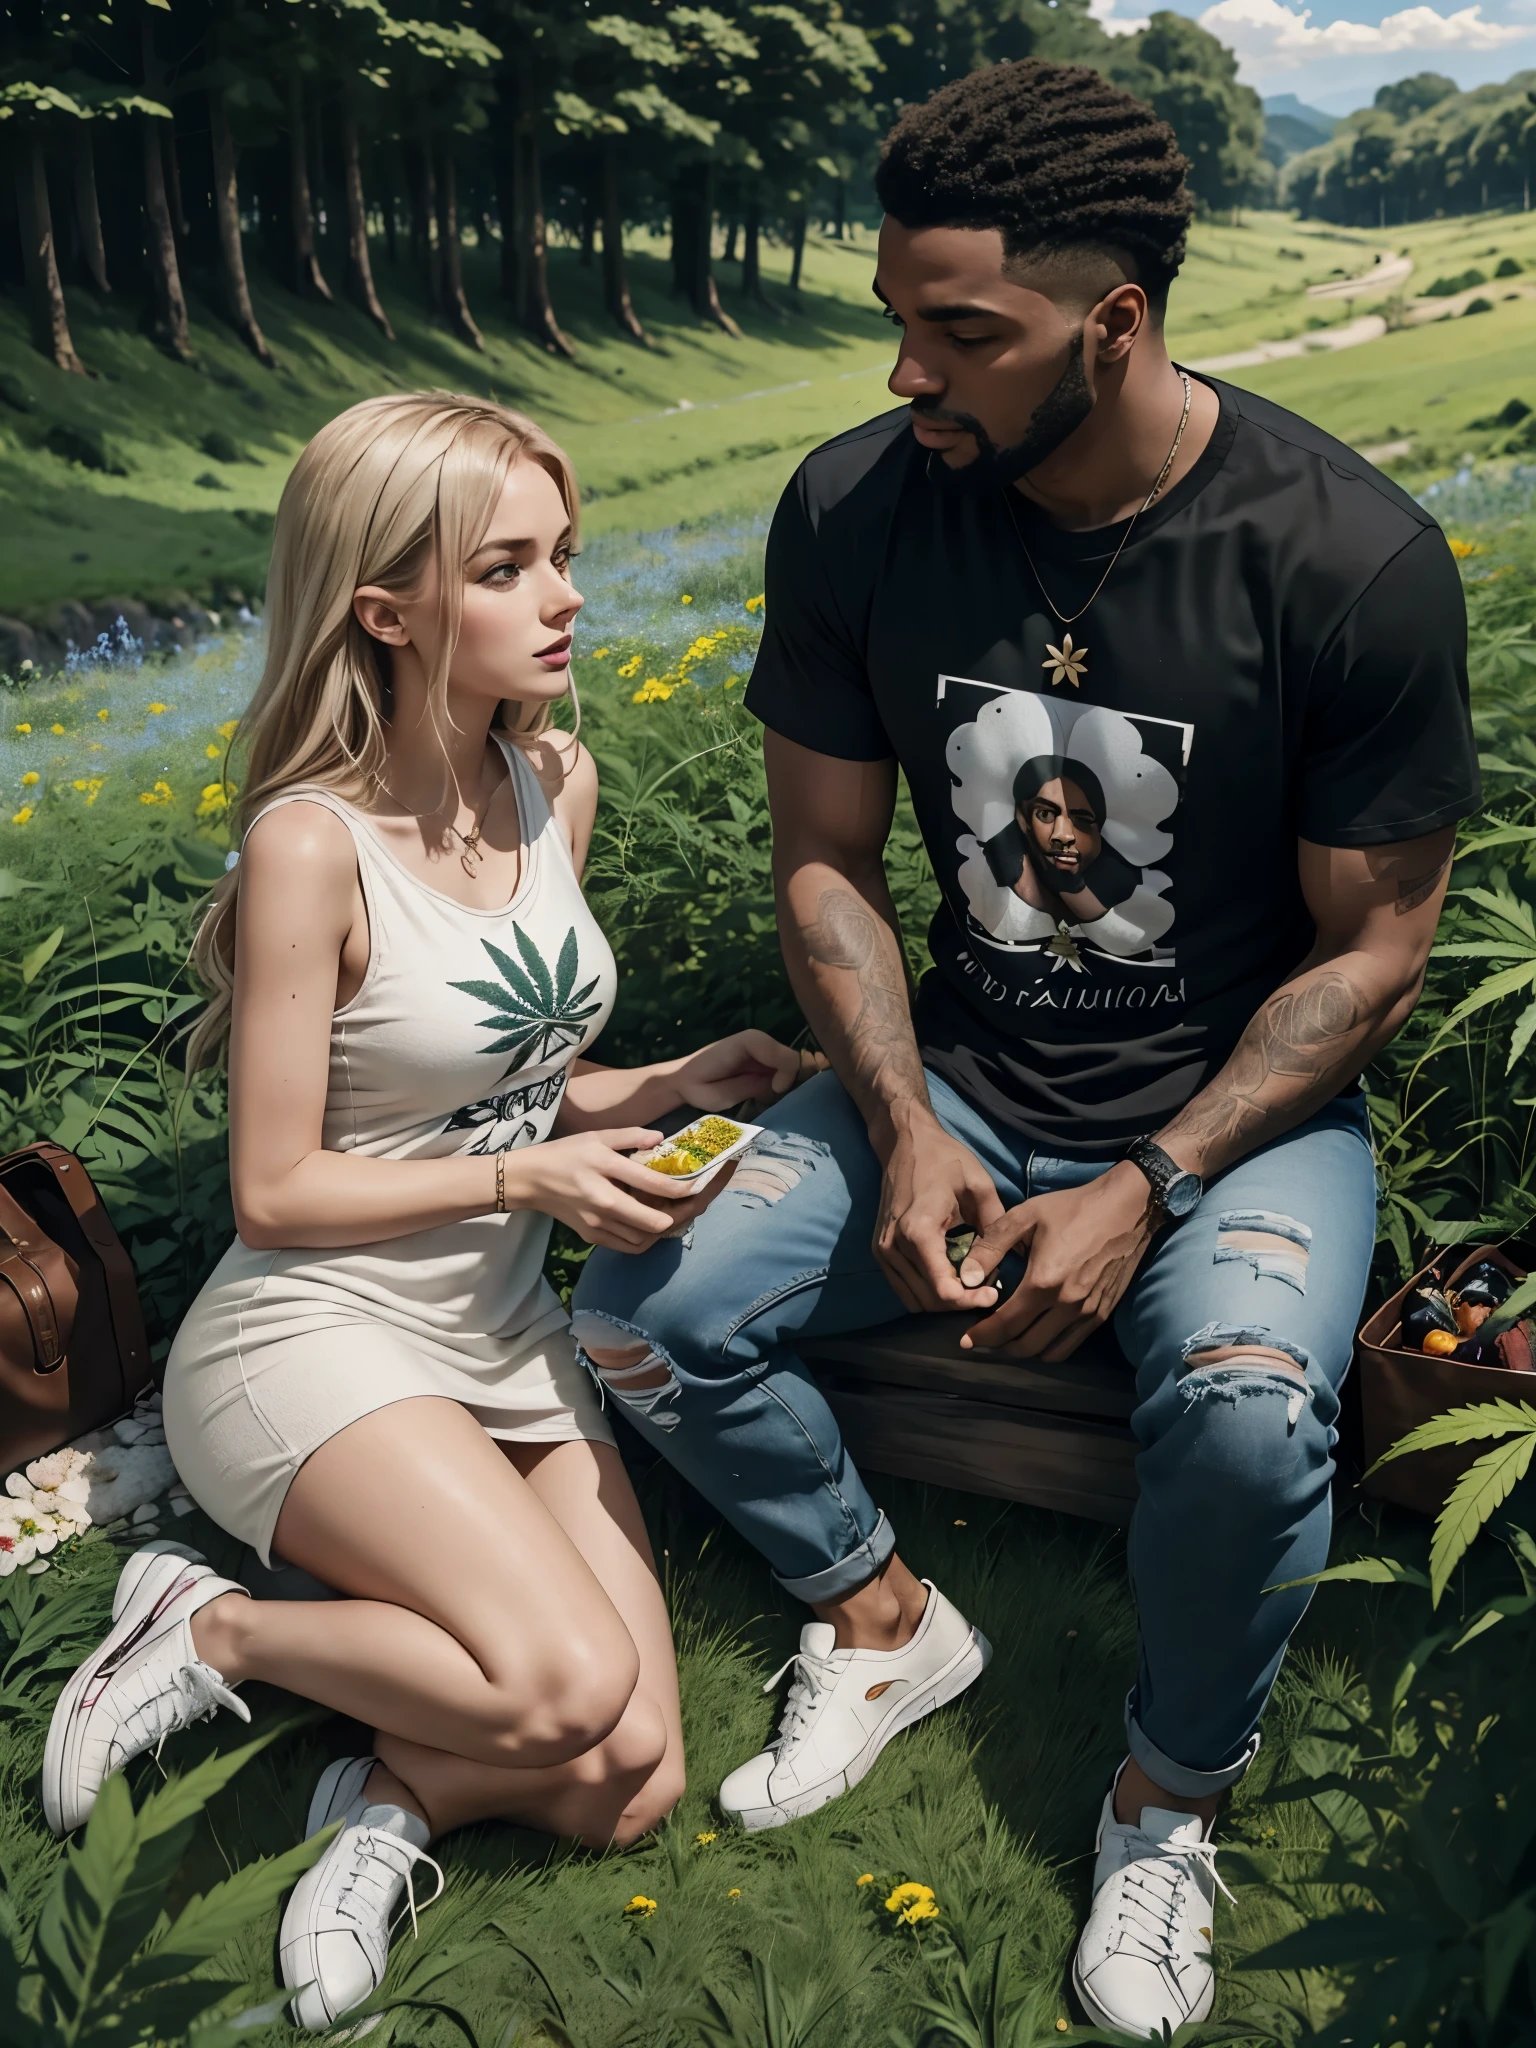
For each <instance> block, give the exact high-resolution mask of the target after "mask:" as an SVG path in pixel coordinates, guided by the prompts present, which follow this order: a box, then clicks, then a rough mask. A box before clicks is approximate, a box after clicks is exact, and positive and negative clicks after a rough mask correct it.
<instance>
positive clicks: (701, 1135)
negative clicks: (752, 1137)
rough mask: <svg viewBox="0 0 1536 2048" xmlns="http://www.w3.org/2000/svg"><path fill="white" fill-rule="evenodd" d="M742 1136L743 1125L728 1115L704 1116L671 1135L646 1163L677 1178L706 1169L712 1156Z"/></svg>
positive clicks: (715, 1156) (727, 1148)
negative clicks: (672, 1136) (735, 1122)
mask: <svg viewBox="0 0 1536 2048" xmlns="http://www.w3.org/2000/svg"><path fill="white" fill-rule="evenodd" d="M740 1136H741V1125H740V1124H733V1123H732V1122H731V1120H730V1118H729V1117H728V1116H705V1117H700V1119H699V1121H698V1122H697V1123H696V1124H690V1125H689V1126H688V1128H687V1130H685V1131H679V1132H678V1134H677V1136H676V1137H675V1138H669V1139H668V1140H667V1142H666V1144H665V1145H663V1146H662V1147H661V1148H660V1149H659V1150H658V1151H657V1152H656V1153H655V1154H654V1156H653V1157H651V1158H650V1159H647V1160H646V1161H645V1162H644V1163H645V1165H647V1166H648V1167H649V1168H650V1169H651V1171H652V1173H665V1174H670V1175H671V1176H672V1177H673V1178H674V1179H682V1178H685V1177H686V1176H687V1175H689V1174H694V1173H702V1172H703V1171H704V1169H705V1167H706V1166H708V1165H709V1164H710V1162H711V1160H714V1159H718V1158H719V1157H720V1154H721V1153H722V1152H725V1151H728V1150H729V1149H730V1147H731V1146H732V1145H734V1144H735V1142H736V1140H737V1139H738V1138H739V1137H740Z"/></svg>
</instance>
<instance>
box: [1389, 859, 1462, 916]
mask: <svg viewBox="0 0 1536 2048" xmlns="http://www.w3.org/2000/svg"><path fill="white" fill-rule="evenodd" d="M1455 858H1456V849H1455V848H1454V847H1452V848H1451V851H1450V852H1449V853H1448V854H1447V855H1446V856H1445V859H1444V860H1443V861H1441V863H1440V865H1439V867H1437V868H1432V869H1431V870H1430V872H1429V873H1428V874H1427V875H1419V876H1417V877H1416V878H1415V879H1414V880H1412V881H1407V882H1399V883H1398V885H1397V902H1396V904H1395V905H1394V906H1393V914H1394V916H1397V917H1406V916H1407V915H1408V913H1409V911H1410V910H1417V909H1418V907H1419V905H1420V904H1421V903H1427V902H1428V901H1429V899H1430V897H1431V896H1433V895H1434V893H1435V884H1436V882H1438V881H1439V879H1440V877H1441V876H1442V875H1443V874H1444V873H1445V871H1446V869H1447V868H1448V867H1449V866H1450V864H1451V862H1452V861H1453V860H1454V859H1455Z"/></svg>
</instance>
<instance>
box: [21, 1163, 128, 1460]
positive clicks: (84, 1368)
mask: <svg viewBox="0 0 1536 2048" xmlns="http://www.w3.org/2000/svg"><path fill="white" fill-rule="evenodd" d="M149 1382H150V1368H149V1342H148V1339H147V1338H146V1336H145V1334H144V1316H143V1312H142V1310H141V1309H140V1307H139V1294H138V1288H137V1286H136V1285H135V1283H134V1277H133V1266H132V1264H131V1262H130V1261H129V1258H128V1254H127V1252H126V1251H124V1249H123V1245H122V1240H121V1239H120V1238H119V1237H118V1234H117V1232H116V1231H115V1230H114V1229H113V1227H112V1220H111V1218H110V1217H109V1216H108V1214H107V1212H106V1209H105V1208H104V1206H103V1204H102V1200H101V1196H100V1195H99V1194H98V1193H97V1192H96V1189H95V1187H94V1185H93V1184H92V1181H91V1177H90V1175H89V1174H88V1173H87V1172H86V1170H85V1168H84V1167H83V1166H82V1165H81V1164H80V1161H79V1160H78V1159H77V1158H76V1157H75V1155H74V1154H73V1153H72V1152H66V1151H65V1150H64V1147H63V1146H62V1145H55V1144H52V1143H51V1142H50V1141H49V1140H47V1139H44V1140H42V1141H41V1142H40V1143H38V1144H36V1145H27V1146H25V1147H24V1148H23V1149H22V1150H21V1151H20V1152H12V1153H11V1154H10V1155H9V1157H7V1158H4V1159H0V1473H5V1472H10V1471H13V1470H14V1469H15V1468H16V1467H17V1466H18V1465H24V1464H26V1463H27V1461H28V1460H29V1459H31V1458H39V1457H41V1456H42V1455H43V1453H44V1452H45V1451H54V1450H57V1449H58V1447H59V1446H60V1444H66V1443H69V1442H70V1441H71V1439H72V1438H74V1437H77V1436H83V1435H84V1434H85V1432H86V1431H87V1430H91V1429H99V1428H100V1427H101V1425H102V1424H103V1423H107V1422H111V1421H112V1420H113V1419H114V1418H115V1417H117V1416H119V1415H122V1414H125V1413H126V1412H127V1410H128V1409H130V1408H131V1407H132V1406H133V1404H134V1402H135V1401H136V1400H137V1398H138V1396H139V1395H140V1394H141V1393H142V1392H143V1391H144V1389H145V1388H146V1387H147V1386H148V1385H149Z"/></svg>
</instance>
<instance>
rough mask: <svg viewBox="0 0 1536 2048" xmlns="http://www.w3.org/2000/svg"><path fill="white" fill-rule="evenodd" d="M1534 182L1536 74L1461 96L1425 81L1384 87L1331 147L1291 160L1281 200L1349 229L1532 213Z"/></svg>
mask: <svg viewBox="0 0 1536 2048" xmlns="http://www.w3.org/2000/svg"><path fill="white" fill-rule="evenodd" d="M1533 177H1536V71H1521V72H1517V73H1516V75H1515V76H1514V77H1513V78H1511V79H1508V80H1506V81H1505V83H1504V84H1502V85H1481V86H1478V87H1477V89H1476V90H1475V91H1473V92H1457V91H1456V89H1455V87H1454V85H1453V84H1452V82H1451V80H1450V79H1448V78H1441V77H1439V76H1437V75H1436V74H1435V73H1434V72H1430V71H1425V72H1420V73H1419V75H1418V76H1417V77H1416V78H1405V79H1402V80H1401V81H1399V83H1398V84H1396V85H1386V86H1383V87H1382V88H1381V90H1380V92H1378V93H1377V95H1376V103H1375V105H1374V106H1371V107H1366V108H1363V109H1362V110H1361V111H1360V112H1359V113H1357V114H1351V115H1350V116H1349V118H1348V119H1347V120H1345V121H1342V122H1340V124H1339V127H1338V129H1337V131H1336V132H1335V134H1334V136H1333V138H1332V140H1331V141H1329V142H1326V143H1324V144H1323V145H1322V147H1321V148H1319V149H1311V150H1307V151H1306V152H1305V153H1304V154H1302V155H1300V156H1297V157H1293V158H1292V159H1291V161H1290V162H1289V163H1288V164H1287V165H1286V167H1285V178H1284V183H1283V188H1282V190H1283V196H1284V197H1285V199H1286V200H1287V202H1288V203H1289V204H1290V205H1292V206H1295V207H1298V208H1299V209H1300V210H1301V211H1302V212H1303V213H1310V214H1315V215H1316V216H1318V218H1320V219H1322V220H1330V221H1337V222H1338V223H1339V224H1340V225H1342V226H1347V227H1374V228H1384V227H1388V226H1393V225H1396V224H1397V223H1399V222H1401V221H1408V220H1425V219H1428V218H1431V217H1432V216H1433V215H1435V214H1438V213H1468V212H1473V211H1475V210H1476V209H1478V208H1479V207H1482V206H1507V205H1516V206H1519V205H1528V204H1529V202H1530V189H1531V182H1532V178H1533Z"/></svg>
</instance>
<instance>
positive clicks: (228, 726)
mask: <svg viewBox="0 0 1536 2048" xmlns="http://www.w3.org/2000/svg"><path fill="white" fill-rule="evenodd" d="M239 724H240V721H239V719H238V718H226V719H225V721H224V723H223V724H222V725H221V726H220V727H219V738H220V739H221V740H232V739H233V738H234V736H235V731H236V728H237V727H238V726H239Z"/></svg>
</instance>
